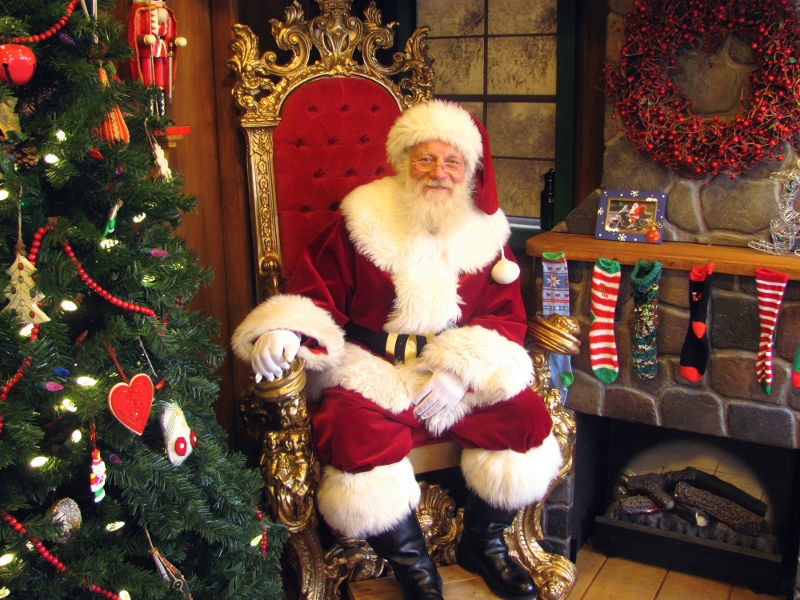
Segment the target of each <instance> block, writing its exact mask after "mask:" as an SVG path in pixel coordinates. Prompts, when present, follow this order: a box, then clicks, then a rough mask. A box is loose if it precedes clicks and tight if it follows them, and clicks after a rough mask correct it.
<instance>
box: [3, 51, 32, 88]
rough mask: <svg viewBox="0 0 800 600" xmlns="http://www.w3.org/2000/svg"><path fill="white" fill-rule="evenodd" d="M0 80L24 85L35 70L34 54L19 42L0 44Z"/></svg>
mask: <svg viewBox="0 0 800 600" xmlns="http://www.w3.org/2000/svg"><path fill="white" fill-rule="evenodd" d="M0 66H2V68H0V80H2V81H4V82H5V83H10V84H12V85H24V84H26V83H28V82H29V81H30V80H31V77H33V72H34V71H35V70H36V55H34V53H33V50H31V49H30V48H28V47H27V46H22V45H21V44H0Z"/></svg>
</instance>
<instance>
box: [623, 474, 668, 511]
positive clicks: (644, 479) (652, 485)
mask: <svg viewBox="0 0 800 600" xmlns="http://www.w3.org/2000/svg"><path fill="white" fill-rule="evenodd" d="M627 483H628V491H629V492H631V493H634V494H635V493H637V492H638V493H644V494H646V495H647V496H649V497H650V498H652V499H653V502H655V503H656V504H657V505H658V506H660V507H661V508H665V509H667V510H670V509H671V508H672V507H673V506H675V499H674V498H673V497H672V496H670V495H669V494H668V493H667V492H666V491H664V476H663V475H660V474H658V473H648V474H646V475H631V476H630V477H628V482H627Z"/></svg>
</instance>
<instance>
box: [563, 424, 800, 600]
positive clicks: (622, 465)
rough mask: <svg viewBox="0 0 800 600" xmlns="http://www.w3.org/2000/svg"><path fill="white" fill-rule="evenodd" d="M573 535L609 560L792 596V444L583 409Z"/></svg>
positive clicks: (794, 496)
mask: <svg viewBox="0 0 800 600" xmlns="http://www.w3.org/2000/svg"><path fill="white" fill-rule="evenodd" d="M577 421H578V440H577V441H576V451H575V460H576V464H575V491H574V498H573V504H572V507H571V512H570V524H571V530H572V534H573V541H574V542H575V543H576V545H577V547H580V545H582V544H583V543H584V542H585V540H586V539H588V537H590V536H591V538H592V542H593V544H594V545H595V547H596V548H597V549H598V550H599V551H600V552H602V553H604V554H606V555H607V556H620V557H623V558H629V559H631V560H635V561H637V562H644V563H648V564H653V565H657V566H661V567H664V568H668V569H673V570H677V571H682V572H686V573H691V574H695V575H699V576H702V577H707V578H712V579H717V580H720V581H725V582H728V583H732V584H735V585H740V586H745V587H749V588H751V589H752V590H754V591H756V592H759V593H770V594H776V595H784V594H789V593H790V591H791V590H792V589H793V586H794V578H795V575H796V571H797V563H798V537H799V536H798V531H800V528H799V524H800V519H798V517H797V516H796V514H795V513H797V510H796V507H797V506H798V502H797V500H798V497H800V495H799V494H798V484H799V483H800V477H798V475H799V474H800V473H799V472H798V460H797V455H796V451H795V450H790V449H786V448H778V447H773V446H764V445H761V444H755V443H749V442H743V441H738V440H732V439H729V438H716V437H710V436H704V435H699V434H692V433H687V432H681V431H676V430H671V429H666V428H663V427H653V426H648V425H642V424H638V423H631V422H626V421H619V420H615V419H608V418H602V417H595V416H587V415H577Z"/></svg>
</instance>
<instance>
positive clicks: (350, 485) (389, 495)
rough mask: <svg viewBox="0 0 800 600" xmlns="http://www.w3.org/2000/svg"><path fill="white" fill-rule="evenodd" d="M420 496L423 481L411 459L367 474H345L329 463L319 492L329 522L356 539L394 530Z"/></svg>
mask: <svg viewBox="0 0 800 600" xmlns="http://www.w3.org/2000/svg"><path fill="white" fill-rule="evenodd" d="M419 499H420V490H419V484H418V483H417V480H416V479H415V478H414V468H413V467H412V466H411V461H409V460H408V459H407V458H404V459H403V460H401V461H400V462H397V463H394V464H392V465H386V466H382V467H375V468H374V469H372V470H371V471H365V472H364V473H344V472H342V471H340V470H338V469H335V468H334V467H332V466H330V465H326V466H325V468H324V470H323V472H322V481H321V482H320V487H319V492H317V501H318V506H319V512H320V513H321V514H322V516H323V518H324V519H325V522H326V523H328V525H329V526H330V527H331V528H333V529H334V530H336V531H338V532H339V533H341V534H343V535H346V536H349V537H354V538H365V537H368V536H373V535H378V534H380V533H383V532H384V531H388V530H390V529H391V528H392V527H394V526H395V525H397V523H399V522H400V520H401V519H403V518H404V517H405V516H406V515H408V513H409V512H411V511H412V510H414V509H415V508H416V507H417V505H418V504H419Z"/></svg>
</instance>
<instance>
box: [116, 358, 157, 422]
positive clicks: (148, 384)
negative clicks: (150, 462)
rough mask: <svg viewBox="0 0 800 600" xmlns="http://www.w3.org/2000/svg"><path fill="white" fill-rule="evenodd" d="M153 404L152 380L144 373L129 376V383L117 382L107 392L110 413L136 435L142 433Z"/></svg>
mask: <svg viewBox="0 0 800 600" xmlns="http://www.w3.org/2000/svg"><path fill="white" fill-rule="evenodd" d="M152 405H153V382H152V380H151V379H150V377H149V376H148V375H146V374H144V373H138V374H136V375H134V376H133V377H131V380H130V383H118V384H116V385H115V386H114V387H112V388H111V389H110V390H109V392H108V408H109V410H111V414H112V415H114V416H115V417H116V419H117V420H118V421H119V422H120V423H122V424H123V425H124V426H125V427H127V428H128V429H130V430H131V431H132V432H133V433H135V434H136V435H142V432H144V428H145V426H146V425H147V418H148V417H149V416H150V407H151V406H152Z"/></svg>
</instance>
